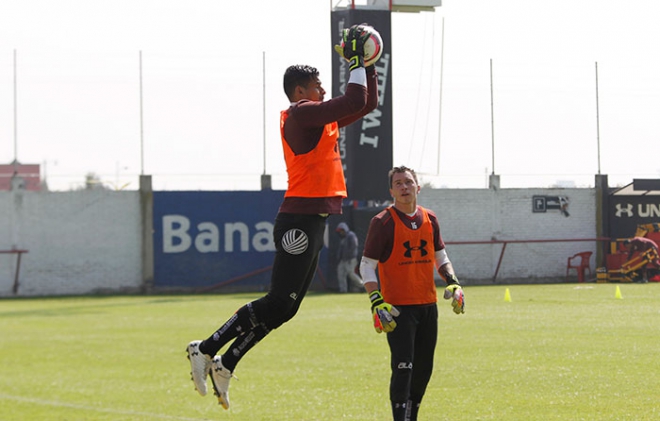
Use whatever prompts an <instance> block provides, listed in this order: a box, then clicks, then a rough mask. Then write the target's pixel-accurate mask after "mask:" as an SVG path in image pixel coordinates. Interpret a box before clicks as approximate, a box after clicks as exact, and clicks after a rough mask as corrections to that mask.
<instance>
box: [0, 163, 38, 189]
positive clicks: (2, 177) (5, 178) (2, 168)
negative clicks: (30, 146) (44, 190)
mask: <svg viewBox="0 0 660 421" xmlns="http://www.w3.org/2000/svg"><path fill="white" fill-rule="evenodd" d="M40 167H41V166H40V165H39V164H19V163H18V162H15V163H12V164H5V165H0V191H9V190H11V186H12V178H14V176H17V177H20V179H21V182H22V184H23V188H24V190H29V191H41V168H40Z"/></svg>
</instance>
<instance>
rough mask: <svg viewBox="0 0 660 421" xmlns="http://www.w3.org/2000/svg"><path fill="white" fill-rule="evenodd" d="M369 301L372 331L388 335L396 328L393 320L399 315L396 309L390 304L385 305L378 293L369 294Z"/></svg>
mask: <svg viewBox="0 0 660 421" xmlns="http://www.w3.org/2000/svg"><path fill="white" fill-rule="evenodd" d="M369 299H370V300H371V312H372V313H373V317H374V329H376V333H381V332H385V333H389V332H391V331H393V330H394V328H395V327H396V321H395V320H394V318H395V317H397V316H398V315H399V314H400V313H399V310H397V308H396V307H394V306H393V305H392V304H390V303H386V302H385V300H384V299H383V295H382V294H381V293H380V291H378V290H376V291H373V292H372V293H371V294H369Z"/></svg>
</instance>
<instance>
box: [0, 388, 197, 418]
mask: <svg viewBox="0 0 660 421" xmlns="http://www.w3.org/2000/svg"><path fill="white" fill-rule="evenodd" d="M0 400H7V401H15V402H23V403H31V404H36V405H42V406H56V407H60V408H71V409H79V410H82V411H93V412H103V413H108V414H117V415H129V416H140V417H149V418H154V419H162V420H180V421H199V420H205V419H207V418H188V417H176V416H172V415H164V414H153V413H149V412H141V411H129V410H121V409H111V408H97V407H94V406H86V405H77V404H73V403H66V402H56V401H49V400H45V399H34V398H26V397H23V396H13V395H6V394H4V393H0Z"/></svg>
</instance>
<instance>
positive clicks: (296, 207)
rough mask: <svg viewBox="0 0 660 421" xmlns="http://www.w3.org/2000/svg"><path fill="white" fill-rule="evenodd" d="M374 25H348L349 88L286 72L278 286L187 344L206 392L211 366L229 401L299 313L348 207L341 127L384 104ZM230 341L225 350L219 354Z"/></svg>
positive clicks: (312, 72)
mask: <svg viewBox="0 0 660 421" xmlns="http://www.w3.org/2000/svg"><path fill="white" fill-rule="evenodd" d="M368 31H369V28H368V27H365V26H363V25H354V26H352V27H351V28H350V29H348V30H345V31H344V33H343V37H344V39H343V40H344V44H345V47H344V48H343V50H342V51H341V53H342V54H343V57H345V58H346V59H347V60H348V62H349V70H350V76H349V79H348V84H347V86H346V92H345V94H344V95H342V96H339V97H337V98H333V99H330V100H328V101H326V102H323V98H324V96H325V90H324V89H323V88H322V87H321V81H320V80H319V73H318V71H317V70H316V69H315V68H314V67H310V66H301V65H296V66H291V67H289V68H288V69H287V70H286V72H285V73H284V92H285V93H286V95H287V97H288V98H289V101H291V106H290V107H289V108H288V109H287V110H285V111H282V113H281V117H280V132H281V136H282V147H283V149H284V160H285V162H286V167H287V173H288V177H289V180H288V188H287V191H286V193H285V195H284V201H283V202H282V204H281V206H280V209H279V212H278V214H277V217H276V218H275V227H274V229H273V235H274V241H275V246H276V253H275V260H274V262H273V269H272V276H271V284H270V290H269V292H268V294H266V295H265V296H264V297H262V298H260V299H257V300H255V301H252V302H250V303H248V304H246V305H244V306H243V307H241V308H239V309H238V310H237V311H236V313H235V314H234V315H233V316H231V317H230V318H229V320H227V321H226V322H225V323H224V324H223V325H222V326H221V327H220V328H219V329H218V330H217V331H216V332H214V333H213V334H212V335H211V336H210V337H208V338H207V339H206V340H203V341H192V342H190V344H188V347H187V352H188V358H189V359H190V365H191V374H192V380H193V382H194V384H195V388H196V389H197V391H198V392H199V394H200V395H202V396H204V395H206V390H207V388H206V377H207V375H208V374H210V377H211V381H212V383H213V388H214V391H215V394H216V396H217V397H218V402H219V403H220V405H222V407H223V408H225V409H228V408H229V380H230V379H231V377H232V374H233V372H234V369H235V368H236V365H237V364H238V362H239V360H240V359H241V358H242V357H243V356H244V355H245V354H246V353H247V352H248V351H249V350H250V349H252V347H254V346H255V345H256V344H257V343H258V342H259V341H260V340H262V339H263V338H264V337H265V336H266V335H268V333H269V332H270V331H272V330H273V329H276V328H277V327H279V326H281V325H282V324H283V323H285V322H287V321H288V320H290V319H291V318H292V317H293V316H294V315H295V314H296V312H297V311H298V308H299V307H300V303H301V301H302V299H303V297H304V296H305V294H306V293H307V289H308V288H309V285H310V283H311V282H312V279H313V278H314V273H315V272H316V267H317V264H318V259H319V253H320V251H321V248H322V247H323V234H324V231H325V226H326V219H327V217H328V215H329V214H340V213H341V210H342V202H343V199H344V198H345V197H346V184H345V180H344V172H343V169H342V163H341V158H340V156H339V148H338V145H337V139H338V136H339V128H341V127H344V126H346V125H348V124H350V123H353V122H355V121H357V120H359V119H360V118H362V117H363V116H365V115H366V114H368V113H370V112H371V111H372V110H374V109H375V108H376V106H377V105H378V78H377V75H376V70H375V68H374V66H373V65H371V66H369V68H367V69H365V66H364V48H363V47H364V41H365V40H366V39H367V38H368V37H369V32H368ZM230 341H233V342H232V343H231V344H230V345H229V347H228V349H227V350H226V351H225V353H224V354H222V355H216V354H217V353H218V352H219V351H220V349H221V348H222V347H223V346H225V345H226V344H228V343H229V342H230Z"/></svg>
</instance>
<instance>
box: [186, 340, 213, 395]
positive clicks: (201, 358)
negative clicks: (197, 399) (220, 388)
mask: <svg viewBox="0 0 660 421" xmlns="http://www.w3.org/2000/svg"><path fill="white" fill-rule="evenodd" d="M200 343H202V341H192V342H190V343H189V344H188V347H187V348H186V351H187V352H188V359H189V360H190V376H191V379H192V381H193V383H194V384H195V389H196V390H197V392H199V394H200V395H202V396H206V376H207V375H208V374H209V371H210V370H211V357H209V356H208V355H206V354H204V353H203V352H201V351H200V350H199V344H200Z"/></svg>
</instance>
